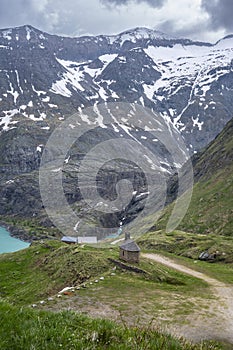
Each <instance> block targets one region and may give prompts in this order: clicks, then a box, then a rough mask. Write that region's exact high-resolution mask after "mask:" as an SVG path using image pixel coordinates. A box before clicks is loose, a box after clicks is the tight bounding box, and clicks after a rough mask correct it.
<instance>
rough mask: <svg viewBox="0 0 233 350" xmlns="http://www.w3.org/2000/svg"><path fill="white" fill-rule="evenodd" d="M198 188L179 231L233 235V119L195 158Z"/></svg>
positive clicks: (167, 212)
mask: <svg viewBox="0 0 233 350" xmlns="http://www.w3.org/2000/svg"><path fill="white" fill-rule="evenodd" d="M193 164H194V179H195V185H194V188H193V196H192V200H191V204H190V206H189V209H188V211H187V214H186V216H185V217H184V219H183V221H182V223H181V224H180V226H179V227H178V228H179V229H180V230H183V231H188V232H194V233H200V234H219V235H225V236H233V196H232V193H233V120H231V121H230V122H229V123H228V124H227V126H226V127H225V129H224V130H223V131H222V132H221V133H220V134H219V135H218V137H217V138H216V139H215V140H214V141H213V142H212V143H211V144H210V145H209V146H208V147H207V148H206V149H205V150H203V151H202V152H201V153H200V154H198V155H196V156H195V157H194V159H193ZM171 207H172V206H170V207H168V208H166V209H165V211H164V213H163V216H162V217H161V219H160V221H159V222H158V229H162V228H165V225H166V222H167V219H168V217H169V215H170V212H171Z"/></svg>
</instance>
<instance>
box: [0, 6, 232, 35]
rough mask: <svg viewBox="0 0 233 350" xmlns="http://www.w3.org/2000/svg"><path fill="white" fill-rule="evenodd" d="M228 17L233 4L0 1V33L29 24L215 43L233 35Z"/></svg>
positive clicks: (57, 31)
mask: <svg viewBox="0 0 233 350" xmlns="http://www.w3.org/2000/svg"><path fill="white" fill-rule="evenodd" d="M232 15H233V1H232V0H176V1H175V0H0V28H7V27H13V26H20V25H23V24H31V25H33V26H35V27H37V28H38V29H41V30H44V31H46V32H49V33H51V34H60V35H69V36H78V35H84V34H116V33H119V32H122V31H124V30H126V29H129V28H133V27H138V26H146V27H149V28H153V29H156V30H160V31H163V32H165V33H167V34H171V35H173V36H174V35H176V36H182V37H188V38H191V39H197V40H202V41H210V42H215V41H217V40H218V39H220V38H222V37H223V36H225V35H226V34H229V33H233V20H232Z"/></svg>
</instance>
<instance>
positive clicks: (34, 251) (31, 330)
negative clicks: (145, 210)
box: [0, 241, 224, 350]
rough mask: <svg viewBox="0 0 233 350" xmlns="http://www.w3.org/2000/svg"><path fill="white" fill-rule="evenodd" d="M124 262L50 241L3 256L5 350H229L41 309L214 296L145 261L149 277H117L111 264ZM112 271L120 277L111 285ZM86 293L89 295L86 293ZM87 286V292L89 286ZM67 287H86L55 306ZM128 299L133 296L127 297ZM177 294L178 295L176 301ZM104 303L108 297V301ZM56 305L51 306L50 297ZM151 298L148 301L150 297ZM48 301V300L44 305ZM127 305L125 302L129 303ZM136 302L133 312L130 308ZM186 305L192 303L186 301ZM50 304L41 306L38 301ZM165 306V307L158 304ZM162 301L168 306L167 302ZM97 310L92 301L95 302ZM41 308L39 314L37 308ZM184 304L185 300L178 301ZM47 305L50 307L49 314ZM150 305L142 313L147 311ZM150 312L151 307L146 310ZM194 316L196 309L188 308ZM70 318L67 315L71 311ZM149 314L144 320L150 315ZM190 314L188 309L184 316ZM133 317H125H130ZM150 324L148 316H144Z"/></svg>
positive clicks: (0, 296) (112, 253) (0, 306)
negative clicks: (97, 281) (82, 302)
mask: <svg viewBox="0 0 233 350" xmlns="http://www.w3.org/2000/svg"><path fill="white" fill-rule="evenodd" d="M109 257H111V258H114V259H116V258H117V257H118V249H117V248H111V247H110V248H109V247H107V248H99V247H96V248H94V247H90V246H89V247H88V246H86V247H83V248H81V247H78V246H75V245H74V246H72V245H71V246H68V245H65V244H62V243H60V242H58V241H44V242H37V243H35V244H33V245H32V246H31V247H29V248H28V249H25V250H22V251H19V252H16V253H10V254H1V255H0V315H1V317H0V349H4V350H11V349H14V350H29V349H45V350H46V349H48V350H57V349H60V348H61V349H64V350H66V349H67V350H70V349H74V350H76V349H85V350H86V349H122V350H123V349H138V350H139V349H141V350H145V349H153V350H157V349H158V350H161V349H163V350H170V349H171V350H182V349H183V350H201V349H202V350H207V349H212V350H217V349H224V347H223V345H220V344H219V345H218V344H217V343H216V342H206V343H203V344H196V345H193V344H191V343H189V342H187V341H184V340H182V339H177V338H175V337H173V336H170V335H168V334H165V333H163V332H161V331H160V330H157V329H156V328H155V326H154V325H153V327H152V324H150V322H149V321H148V322H147V323H146V324H148V325H147V326H146V325H145V324H144V325H143V324H140V325H139V324H138V323H135V325H134V326H128V325H127V324H126V323H125V322H122V323H121V324H119V323H114V322H111V321H107V320H101V319H90V318H88V317H86V316H84V315H81V314H80V313H75V312H73V311H65V312H64V311H63V312H52V311H48V310H47V311H45V310H43V311H42V310H38V308H45V309H46V308H48V304H49V305H51V307H53V306H54V307H56V309H54V310H60V306H59V305H60V304H59V303H60V300H61V302H64V303H65V302H67V306H68V305H71V302H72V300H74V301H75V300H76V299H75V298H78V300H84V299H85V296H86V297H88V298H90V297H91V294H93V293H94V295H96V298H97V299H99V298H100V297H101V295H102V294H101V293H103V295H104V297H107V296H108V295H107V294H108V292H110V296H109V298H111V300H112V303H113V302H114V300H115V298H118V299H119V298H120V297H121V299H120V302H119V306H123V300H122V292H123V291H124V290H126V293H125V295H124V297H125V298H127V297H129V298H130V299H129V301H128V303H127V305H128V306H130V305H131V306H132V307H133V306H134V307H133V309H135V305H136V303H138V304H139V299H138V298H139V295H141V294H140V293H143V295H144V292H146V294H145V296H146V300H145V302H146V304H145V303H144V304H145V305H147V306H148V303H149V302H150V299H148V298H150V297H151V298H153V303H154V304H156V303H155V296H156V300H157V299H158V298H159V295H160V293H159V290H160V291H161V295H162V296H161V298H162V297H164V293H165V294H166V293H170V294H169V298H170V297H171V293H173V294H175V295H176V296H177V295H178V293H180V294H181V295H187V296H195V291H194V287H193V286H194V285H195V288H196V293H197V292H198V296H200V295H201V293H202V294H203V295H205V297H206V295H208V288H207V286H206V285H205V283H203V282H202V281H200V280H197V279H195V278H193V277H191V276H184V275H183V274H181V273H179V272H177V271H173V270H170V269H168V268H166V267H162V266H160V265H158V264H152V263H151V262H149V261H147V260H146V259H145V260H143V259H142V262H141V264H140V268H142V269H143V270H144V271H145V272H146V274H145V275H144V274H135V273H134V272H129V271H123V270H121V269H118V268H117V269H116V270H115V267H114V264H112V263H111V262H110V261H109V260H108V258H109ZM113 269H114V277H112V274H113ZM100 276H104V278H105V279H104V281H102V282H101V283H102V284H101V286H98V287H96V286H95V283H93V286H92V285H91V283H90V282H91V281H93V282H94V280H95V279H96V278H100ZM85 285H86V288H82V286H83V287H84V286H85ZM87 285H88V286H87ZM66 286H80V288H81V289H80V290H78V291H77V293H76V292H75V293H73V295H72V296H70V295H63V296H62V297H61V298H57V292H58V291H59V290H61V289H62V288H63V287H66ZM128 294H129V295H128ZM173 294H172V295H173ZM103 295H102V296H103ZM51 296H53V301H49V302H48V297H51ZM147 296H148V297H147ZM46 298H47V299H46ZM72 298H73V299H72ZM123 299H124V298H123ZM131 299H132V304H130V300H131ZM187 299H188V297H187ZM42 300H45V304H44V305H41V306H40V301H42ZM159 300H160V299H159ZM161 300H162V299H161ZM92 302H94V299H93V300H92ZM34 303H36V304H37V307H36V308H32V307H31V306H32V304H34ZM179 304H181V300H179ZM46 305H47V307H46ZM145 305H144V306H145ZM148 307H149V306H148ZM187 307H189V308H190V304H188V306H187ZM66 310H67V307H66ZM143 310H144V313H145V312H146V310H145V309H143ZM186 311H187V309H186V307H185V309H184V312H185V313H186ZM122 312H123V311H122ZM129 315H130V314H129V312H128V311H127V316H129ZM142 316H144V315H142Z"/></svg>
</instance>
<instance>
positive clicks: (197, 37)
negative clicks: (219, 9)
mask: <svg viewBox="0 0 233 350" xmlns="http://www.w3.org/2000/svg"><path fill="white" fill-rule="evenodd" d="M157 29H158V30H160V31H161V32H163V33H166V34H168V35H171V36H172V37H174V36H175V37H177V38H184V39H187V38H188V39H191V40H194V41H201V38H203V36H204V35H203V34H204V33H205V31H207V30H208V25H207V23H202V24H201V25H200V23H195V24H193V25H189V26H187V27H185V28H179V29H178V28H177V23H176V22H175V21H172V20H167V21H164V22H162V23H161V24H160V25H159V26H158V27H157ZM207 41H208V40H207Z"/></svg>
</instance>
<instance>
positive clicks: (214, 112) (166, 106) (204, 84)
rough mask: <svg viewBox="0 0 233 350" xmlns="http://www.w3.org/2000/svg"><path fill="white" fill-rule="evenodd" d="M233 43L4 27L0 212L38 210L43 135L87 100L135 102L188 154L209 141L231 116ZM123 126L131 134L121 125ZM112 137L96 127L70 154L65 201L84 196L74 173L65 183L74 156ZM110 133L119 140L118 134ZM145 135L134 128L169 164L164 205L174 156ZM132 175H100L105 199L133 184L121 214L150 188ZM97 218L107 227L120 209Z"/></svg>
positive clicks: (133, 209) (137, 205)
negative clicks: (163, 123) (172, 132)
mask: <svg viewBox="0 0 233 350" xmlns="http://www.w3.org/2000/svg"><path fill="white" fill-rule="evenodd" d="M232 47H233V40H232V38H231V37H228V38H225V39H223V40H222V41H220V42H218V43H217V44H216V45H211V44H208V43H199V42H192V41H190V40H187V39H174V38H169V37H167V36H166V35H164V34H161V33H158V32H156V31H151V30H148V29H145V28H136V29H134V30H131V31H127V32H124V33H121V34H119V35H117V36H103V35H101V36H97V37H81V38H63V37H58V36H55V35H49V34H47V33H43V32H41V31H39V30H37V29H35V28H33V27H31V26H23V27H19V28H14V29H9V30H1V31H0V173H1V180H0V215H21V216H28V217H31V216H32V215H35V216H40V213H41V211H42V210H43V204H42V202H41V198H40V191H39V186H38V169H39V166H40V161H41V155H42V152H43V150H44V147H45V145H46V142H47V140H48V138H49V136H50V135H51V133H52V131H53V130H54V129H55V128H56V127H57V126H58V125H59V124H60V123H61V122H62V121H63V120H64V119H66V118H67V117H69V116H70V115H72V114H73V113H75V112H76V111H77V110H83V109H84V108H85V107H89V106H94V105H97V104H100V103H108V102H130V103H137V104H139V105H142V106H145V107H147V108H150V109H153V110H155V111H158V112H159V113H161V115H162V116H163V117H164V119H165V120H170V121H171V122H172V123H173V124H174V125H175V126H176V128H177V129H178V130H179V131H180V133H181V134H182V135H183V137H184V140H185V142H186V145H187V147H188V148H189V149H190V151H191V152H193V151H195V150H199V149H200V148H202V147H203V146H205V145H207V143H209V141H211V140H212V139H213V138H214V137H215V136H216V135H217V134H218V133H219V132H220V131H221V130H222V128H223V127H224V125H225V124H226V122H227V121H228V120H229V119H231V117H232V110H233V99H232V92H233V91H232V90H233V64H232V62H233V53H232V52H233V51H232ZM113 122H115V121H114V120H113ZM125 122H126V124H127V121H125ZM96 124H97V126H98V118H97V119H96ZM121 133H122V135H124V137H125V136H127V135H126V132H125V130H123V129H122V130H121ZM113 134H114V130H113V129H111V130H108V131H107V136H106V135H104V133H103V130H97V131H93V132H92V134H91V136H87V137H86V138H83V139H82V140H81V142H80V144H78V145H76V146H74V148H73V150H72V151H70V155H69V156H70V161H69V163H68V164H67V169H66V168H65V170H64V174H63V183H64V189H65V195H66V198H67V200H68V202H69V203H70V205H76V203H77V202H80V201H81V200H82V197H81V195H80V192H79V191H78V189H77V186H76V179H75V176H74V178H73V179H72V180H71V175H70V174H73V173H74V172H75V167H74V166H73V165H72V161H73V162H74V160H75V161H78V160H79V159H80V154H82V153H85V152H87V151H88V150H89V149H90V148H91V147H93V145H95V144H97V143H98V142H100V141H102V140H103V139H105V138H106V139H108V138H109V137H111V136H113ZM135 135H136V134H134V133H132V135H131V136H132V138H134V137H135ZM114 137H116V138H119V139H120V136H119V133H118V134H117V133H116V132H115V134H114ZM142 137H144V136H143V133H142V134H140V133H139V134H138V135H136V138H137V139H138V140H140V142H143V143H144V144H145V146H146V147H147V148H149V149H150V150H151V151H152V152H154V151H155V150H156V154H157V155H158V159H159V161H160V162H162V161H163V160H166V162H167V163H168V165H167V169H166V170H167V181H168V182H169V183H170V185H169V186H170V187H171V189H172V190H171V193H168V198H167V201H168V202H169V201H170V200H171V198H173V197H174V196H175V194H176V186H175V185H174V181H173V180H169V176H170V175H171V174H172V173H174V172H175V169H174V164H173V162H172V159H171V156H169V154H168V152H167V151H166V148H165V147H164V146H163V145H161V144H160V145H157V146H156V147H155V145H154V143H153V142H152V141H153V140H150V138H148V139H147V140H146V141H142ZM61 142H62V140H61ZM119 144H120V142H119ZM123 153H124V152H123ZM67 157H68V155H67ZM166 162H165V163H166ZM161 164H162V163H161ZM164 169H165V165H164V164H163V171H164ZM135 174H136V173H135V172H131V171H129V170H124V171H122V172H119V171H118V172H114V171H112V172H111V171H110V172H109V173H108V176H107V177H106V175H103V177H102V178H100V179H99V181H98V183H99V192H100V193H101V194H102V195H103V196H107V197H108V198H114V195H115V184H116V183H117V182H118V181H119V179H124V178H129V179H130V180H132V181H133V183H134V190H135V192H137V191H138V192H137V194H135V196H134V197H133V198H132V202H131V203H130V205H129V207H128V208H127V213H128V216H127V215H126V216H127V218H126V220H130V219H131V218H133V217H135V216H136V215H137V213H138V212H139V211H140V210H142V208H143V202H142V200H141V199H142V198H141V197H138V195H139V194H140V193H146V191H147V188H146V184H145V183H144V180H143V176H139V175H138V174H139V173H137V174H136V175H135ZM142 197H143V196H142ZM139 198H140V200H139ZM79 209H80V208H79ZM84 211H85V210H83V212H84ZM93 215H94V217H95V218H98V220H100V221H101V223H102V224H103V226H106V227H108V225H110V224H111V222H114V223H115V224H117V223H118V222H119V220H121V218H122V215H123V214H122V213H118V214H114V215H112V216H109V215H105V216H102V217H101V218H99V217H98V213H95V214H93Z"/></svg>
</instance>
